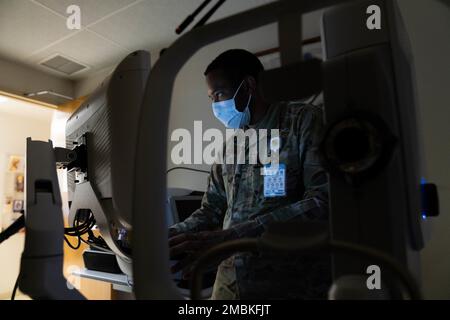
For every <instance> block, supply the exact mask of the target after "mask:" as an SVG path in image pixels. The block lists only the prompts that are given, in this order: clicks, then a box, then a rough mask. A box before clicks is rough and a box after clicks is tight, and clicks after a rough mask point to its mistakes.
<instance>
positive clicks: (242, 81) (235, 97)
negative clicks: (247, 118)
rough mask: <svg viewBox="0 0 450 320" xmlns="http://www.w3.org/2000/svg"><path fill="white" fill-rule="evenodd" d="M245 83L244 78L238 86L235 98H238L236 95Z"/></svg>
mask: <svg viewBox="0 0 450 320" xmlns="http://www.w3.org/2000/svg"><path fill="white" fill-rule="evenodd" d="M243 84H244V80H242V82H241V84H240V85H239V87H238V88H237V90H236V92H235V93H234V96H233V100H234V99H235V98H236V96H237V94H238V92H239V89H241V87H242V85H243Z"/></svg>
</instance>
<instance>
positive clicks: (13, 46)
mask: <svg viewBox="0 0 450 320" xmlns="http://www.w3.org/2000/svg"><path fill="white" fill-rule="evenodd" d="M71 32H73V31H70V30H68V29H67V28H66V24H65V21H64V19H62V18H61V17H59V16H58V15H56V14H54V13H51V12H50V11H48V10H46V9H44V8H42V7H41V6H39V5H36V4H34V3H32V2H31V1H29V0H2V1H0V55H1V56H4V57H7V58H11V59H13V60H20V59H22V58H25V57H27V56H29V55H30V53H32V52H34V51H36V50H38V49H40V48H42V47H43V46H46V45H48V44H49V43H52V42H54V41H56V40H58V39H60V38H62V37H64V36H67V35H69V34H70V33H71Z"/></svg>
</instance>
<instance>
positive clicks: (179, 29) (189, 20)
mask: <svg viewBox="0 0 450 320" xmlns="http://www.w3.org/2000/svg"><path fill="white" fill-rule="evenodd" d="M211 1H212V0H205V1H203V2H202V4H201V5H200V6H199V7H198V8H197V9H196V10H195V11H194V12H193V13H192V14H190V15H188V16H187V18H186V19H184V21H183V22H182V23H181V24H180V25H179V26H178V27H177V28H176V30H175V33H176V34H180V33H182V32H183V31H184V30H185V29H186V28H187V27H189V25H190V24H191V23H192V21H194V19H195V17H196V16H198V14H199V13H200V12H201V11H202V10H203V9H204V8H205V7H206V6H207V5H208V4H209V3H210V2H211Z"/></svg>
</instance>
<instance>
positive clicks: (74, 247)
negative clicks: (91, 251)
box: [64, 236, 81, 250]
mask: <svg viewBox="0 0 450 320" xmlns="http://www.w3.org/2000/svg"><path fill="white" fill-rule="evenodd" d="M64 241H65V242H66V243H67V245H68V246H69V247H70V248H71V249H73V250H78V249H79V248H80V246H81V241H80V238H78V244H77V245H76V246H73V245H72V244H71V243H70V241H69V239H67V237H66V236H64Z"/></svg>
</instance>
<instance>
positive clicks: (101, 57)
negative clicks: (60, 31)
mask: <svg viewBox="0 0 450 320" xmlns="http://www.w3.org/2000/svg"><path fill="white" fill-rule="evenodd" d="M128 53H129V52H127V51H126V50H124V49H122V48H120V47H118V46H116V45H115V44H113V43H111V42H109V41H107V40H105V39H103V38H101V37H98V36H97V35H95V34H94V33H92V32H90V31H88V30H83V31H81V32H79V33H77V34H76V35H74V36H72V37H70V38H68V39H65V40H64V41H61V42H59V43H57V44H55V45H53V46H51V47H49V48H48V49H46V50H44V51H42V52H40V53H39V54H36V55H34V56H33V57H31V59H30V62H34V63H35V64H38V63H39V62H41V61H42V60H43V59H45V58H48V57H50V56H53V55H55V54H61V55H63V56H66V57H68V58H70V59H73V60H74V61H75V62H79V63H81V64H83V65H87V66H89V67H91V68H92V69H94V70H97V69H101V68H105V67H107V66H109V65H112V64H114V63H117V62H118V61H119V60H120V59H121V58H123V57H125V56H126V55H127V54H128Z"/></svg>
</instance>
